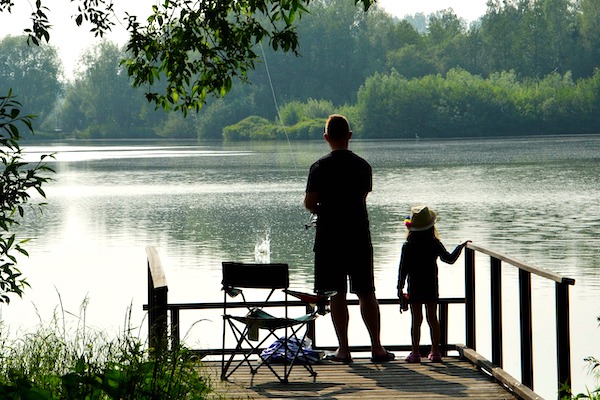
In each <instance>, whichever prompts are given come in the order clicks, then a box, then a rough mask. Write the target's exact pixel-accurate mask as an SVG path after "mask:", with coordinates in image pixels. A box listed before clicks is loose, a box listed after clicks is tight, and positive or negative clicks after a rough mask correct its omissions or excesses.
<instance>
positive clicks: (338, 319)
mask: <svg viewBox="0 0 600 400" xmlns="http://www.w3.org/2000/svg"><path fill="white" fill-rule="evenodd" d="M330 308H331V320H332V321H333V327H334V328H335V333H336V335H337V338H338V343H339V346H338V349H337V351H336V352H335V356H336V357H338V358H340V359H350V357H351V354H350V347H349V345H348V321H349V318H350V316H349V314H348V303H347V301H346V293H339V292H338V294H336V295H335V296H333V297H332V298H331V300H330Z"/></svg>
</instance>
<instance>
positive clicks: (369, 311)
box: [357, 292, 387, 358]
mask: <svg viewBox="0 0 600 400" xmlns="http://www.w3.org/2000/svg"><path fill="white" fill-rule="evenodd" d="M357 295H358V302H359V304H360V313H361V315H362V318H363V321H364V322H365V326H366V327H367V330H368V331H369V336H370V338H371V355H372V356H373V357H375V358H377V357H383V356H386V355H387V350H386V349H385V348H384V347H383V346H382V345H381V338H380V332H381V321H380V313H379V302H378V301H377V297H375V292H371V293H363V294H358V293H357Z"/></svg>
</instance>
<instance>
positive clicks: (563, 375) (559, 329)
mask: <svg viewBox="0 0 600 400" xmlns="http://www.w3.org/2000/svg"><path fill="white" fill-rule="evenodd" d="M569 284H572V283H570V282H566V283H565V282H556V354H557V357H558V360H557V368H558V398H559V399H562V398H565V397H568V398H571V393H570V388H571V345H570V343H571V335H570V330H569Z"/></svg>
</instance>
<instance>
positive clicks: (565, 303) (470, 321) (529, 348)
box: [144, 243, 575, 399]
mask: <svg viewBox="0 0 600 400" xmlns="http://www.w3.org/2000/svg"><path fill="white" fill-rule="evenodd" d="M475 252H480V253H483V254H486V255H488V256H489V257H490V292H491V294H490V296H491V325H492V326H491V332H492V338H491V341H492V347H491V353H492V360H491V362H488V361H487V360H485V359H483V358H482V357H480V356H479V355H477V356H472V354H473V353H474V350H476V340H475V338H476V329H477V324H476V318H475V311H476V304H475ZM146 253H147V254H148V304H147V305H144V310H148V311H149V313H148V314H149V318H148V340H149V344H150V347H151V348H154V349H166V348H168V347H169V343H170V346H171V347H172V348H173V347H177V346H178V345H179V343H180V326H179V321H180V313H181V312H182V311H184V310H211V309H212V310H215V309H222V308H223V303H222V302H211V303H169V302H168V299H167V291H168V289H167V284H166V279H165V274H164V272H163V270H162V265H161V263H160V259H159V257H158V254H157V252H156V249H154V248H153V247H152V246H148V247H147V248H146ZM464 257H465V297H464V298H441V299H440V301H439V320H440V330H441V335H440V343H441V350H442V352H443V353H444V354H447V352H448V351H452V350H456V351H459V353H460V354H461V355H463V356H465V357H468V358H474V359H473V360H471V361H473V362H475V363H476V364H478V366H480V367H481V368H483V369H487V370H488V371H487V372H489V373H490V374H492V375H494V376H495V375H496V374H497V372H496V369H497V368H496V367H499V368H502V366H503V357H502V354H503V337H502V298H501V296H502V295H501V293H502V291H501V288H502V279H501V277H502V274H501V270H502V262H504V263H507V264H509V265H511V266H513V267H516V268H518V269H519V310H520V332H521V334H520V343H521V346H520V348H521V371H522V372H521V382H520V383H519V382H516V383H514V382H513V383H509V385H510V386H511V387H512V388H513V389H514V388H515V387H518V386H519V385H520V384H523V385H525V386H526V388H523V390H522V392H523V393H525V394H526V395H528V396H530V397H527V396H522V398H536V397H535V396H533V395H532V394H534V393H533V343H532V341H533V336H532V334H531V333H532V307H531V306H532V303H531V274H534V275H537V276H540V277H542V278H545V279H549V280H552V281H554V282H555V283H556V335H557V357H558V360H557V368H558V371H557V372H558V383H559V387H558V390H559V396H558V398H559V399H560V398H562V396H564V395H566V394H568V388H569V387H570V385H571V351H570V330H569V286H570V285H574V284H575V281H574V280H573V279H570V278H565V277H562V276H560V275H558V274H555V273H553V272H550V271H547V270H544V269H541V268H537V267H533V266H531V265H528V264H525V263H522V262H520V261H518V260H516V259H513V258H511V257H508V256H505V255H502V254H500V253H497V252H494V251H492V250H488V249H486V248H484V247H481V246H478V245H476V244H473V243H469V244H468V245H467V248H466V250H465V256H464ZM283 304H284V303H283V302H272V306H273V307H281V306H282V305H283ZM348 304H349V305H351V306H354V305H358V300H355V299H349V300H348ZM379 304H380V305H381V306H389V305H394V306H398V304H399V302H398V299H397V298H394V299H379ZM450 304H465V325H466V326H465V340H466V348H467V350H465V346H464V345H462V344H459V343H455V344H453V343H448V321H449V311H448V308H449V307H448V306H449V305H450ZM247 306H252V304H251V303H245V304H231V305H230V304H228V308H246V307H247ZM288 306H291V307H305V308H306V311H307V312H312V311H313V309H312V307H311V306H310V305H307V304H306V303H303V302H300V301H289V302H288ZM168 314H170V318H168ZM169 327H170V329H169ZM308 329H309V332H308V336H309V337H310V338H311V339H312V342H313V346H314V347H315V348H317V349H321V350H335V347H327V346H319V345H318V342H317V334H316V330H315V325H314V322H312V323H311V324H310V325H309V327H308ZM167 332H169V334H168V335H167ZM386 348H388V349H389V350H395V351H410V350H411V345H410V344H392V345H389V344H387V343H386ZM468 349H472V350H473V352H469V351H468ZM233 350H234V349H221V348H219V349H201V350H197V352H198V354H199V355H200V356H201V357H204V356H207V355H221V354H223V353H225V354H230V353H231V352H232V351H233ZM351 351H353V352H369V351H370V346H368V345H364V346H352V347H351ZM423 351H425V350H423ZM475 354H476V353H475ZM475 358H477V359H475ZM504 383H505V384H506V382H504ZM527 388H528V389H531V390H528V389H527Z"/></svg>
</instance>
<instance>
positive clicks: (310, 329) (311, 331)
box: [306, 303, 317, 347]
mask: <svg viewBox="0 0 600 400" xmlns="http://www.w3.org/2000/svg"><path fill="white" fill-rule="evenodd" d="M313 312H315V307H313V306H311V305H310V304H308V303H307V304H306V314H312V313H313ZM315 333H316V328H315V320H314V319H313V320H312V321H310V322H309V323H307V324H306V337H307V338H309V339H310V340H311V342H312V345H313V347H317V338H316V335H315Z"/></svg>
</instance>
